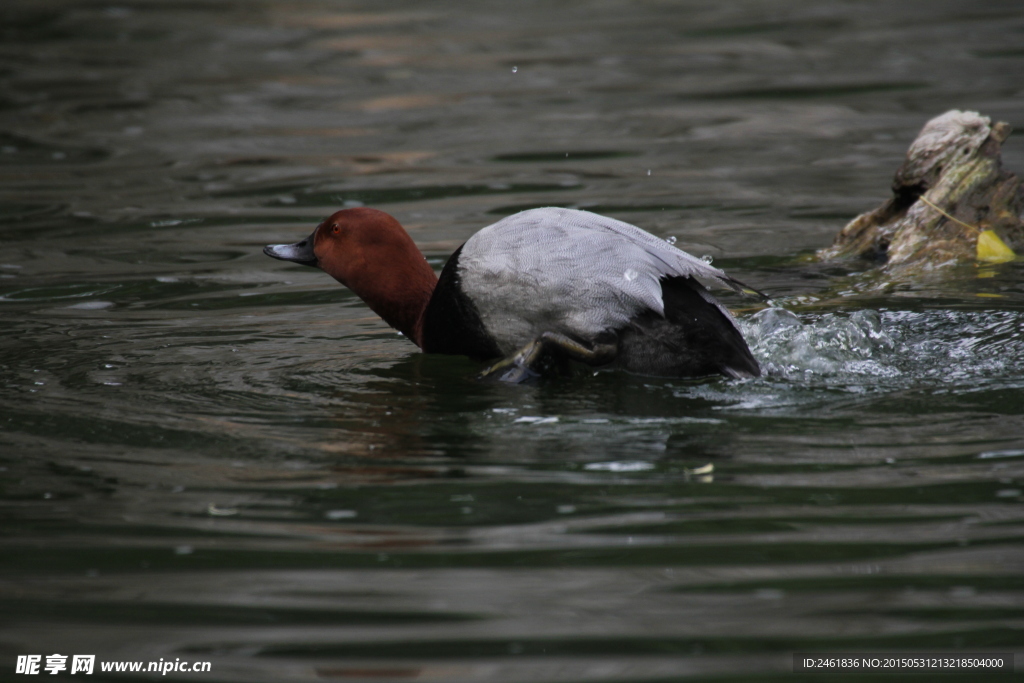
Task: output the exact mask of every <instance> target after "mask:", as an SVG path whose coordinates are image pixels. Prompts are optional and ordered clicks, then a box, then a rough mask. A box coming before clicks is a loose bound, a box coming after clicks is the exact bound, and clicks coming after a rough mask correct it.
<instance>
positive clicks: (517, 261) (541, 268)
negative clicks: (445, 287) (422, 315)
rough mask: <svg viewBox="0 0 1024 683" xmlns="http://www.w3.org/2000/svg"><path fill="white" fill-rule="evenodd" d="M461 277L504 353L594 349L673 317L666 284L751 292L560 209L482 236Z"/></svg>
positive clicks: (596, 218) (684, 258) (607, 224)
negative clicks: (632, 326) (546, 335)
mask: <svg viewBox="0 0 1024 683" xmlns="http://www.w3.org/2000/svg"><path fill="white" fill-rule="evenodd" d="M459 276H460V280H461V282H462V287H463V289H464V290H465V292H466V293H467V294H468V295H469V296H470V297H471V298H472V299H473V301H474V302H475V303H476V305H477V308H478V310H479V313H480V317H481V320H482V321H483V323H484V325H485V326H486V327H487V329H488V331H489V332H490V333H491V334H492V335H493V336H494V337H495V339H496V340H497V342H498V345H499V347H500V348H501V350H502V352H504V353H509V352H511V351H512V350H514V349H516V348H518V347H519V346H521V345H523V344H525V343H527V342H529V341H530V340H532V339H534V338H535V337H536V336H538V335H539V334H541V333H542V332H545V331H557V332H562V333H564V334H570V335H572V336H575V337H577V338H581V339H584V340H592V339H594V338H595V337H596V336H597V335H599V334H600V333H602V332H607V331H611V330H615V329H619V328H621V327H623V326H624V325H626V324H627V323H628V322H629V320H630V319H631V318H633V317H634V316H635V315H637V314H639V313H641V312H643V311H645V310H652V311H655V312H657V313H659V314H662V315H664V304H663V301H662V293H661V284H660V282H659V281H660V280H661V279H662V278H664V277H673V276H680V277H695V278H698V279H701V280H704V281H710V282H714V283H717V284H720V285H723V286H726V287H730V288H732V289H735V290H737V291H742V287H741V286H740V285H739V283H737V282H736V281H735V280H733V279H732V278H730V277H729V276H727V275H726V274H725V273H724V272H722V271H721V270H719V269H718V268H714V267H713V266H711V265H709V264H707V263H705V262H704V261H701V260H700V259H698V258H694V257H693V256H691V255H689V254H687V253H686V252H683V251H680V250H679V249H676V248H675V247H673V246H672V245H670V244H669V243H667V242H665V241H664V240H662V239H659V238H657V237H655V236H654V235H651V234H650V233H647V232H644V231H643V230H641V229H640V228H637V227H636V226H633V225H630V224H629V223H623V222H622V221H617V220H615V219H612V218H608V217H606V216H600V215H598V214H595V213H590V212H589V211H578V210H574V209H560V208H543V209H531V210H529V211H523V212H521V213H518V214H515V215H512V216H509V217H507V218H504V219H502V220H500V221H498V222H497V223H494V224H493V225H490V226H488V227H486V228H484V229H482V230H480V231H479V232H478V233H476V234H475V235H473V237H472V238H470V240H469V241H468V242H466V244H465V246H464V247H463V249H462V254H461V257H460V260H459ZM707 298H708V300H709V301H711V302H712V303H716V305H717V302H714V299H713V298H712V297H710V296H708V297H707ZM723 310H724V309H723ZM726 315H727V316H728V313H726Z"/></svg>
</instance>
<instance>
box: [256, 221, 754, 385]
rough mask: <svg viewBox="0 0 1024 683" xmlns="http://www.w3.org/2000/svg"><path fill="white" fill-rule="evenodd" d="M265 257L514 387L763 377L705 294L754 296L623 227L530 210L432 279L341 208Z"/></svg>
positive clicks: (484, 232) (414, 258) (379, 232)
mask: <svg viewBox="0 0 1024 683" xmlns="http://www.w3.org/2000/svg"><path fill="white" fill-rule="evenodd" d="M263 251H264V253H265V254H266V255H267V256H270V257H272V258H275V259H280V260H284V261H290V262H292V263H296V264H301V265H304V266H313V267H317V268H319V269H321V270H323V271H324V272H326V273H327V274H328V275H330V276H331V277H333V278H334V279H335V280H337V281H338V282H340V283H341V284H342V285H344V286H346V287H348V288H349V289H350V290H352V292H354V293H355V294H356V295H358V296H359V298H361V299H362V300H363V302H365V303H366V305H368V306H369V307H370V309H371V310H373V311H374V312H375V313H376V314H377V315H379V316H380V317H381V318H382V319H383V320H384V321H385V322H387V323H388V324H389V325H391V326H392V327H393V328H395V329H396V330H398V331H399V332H400V333H401V334H403V335H404V336H405V337H406V338H408V339H409V340H410V341H412V342H413V343H414V344H416V345H417V346H418V347H419V348H420V349H421V350H422V351H423V352H424V353H430V354H454V355H462V356H468V357H469V358H472V359H474V360H477V361H489V362H491V363H492V364H491V365H490V366H489V367H488V368H487V369H486V370H485V371H484V372H483V373H482V375H481V376H482V377H486V378H495V379H498V380H503V381H507V382H522V381H525V380H526V379H529V378H532V377H537V376H538V375H542V374H544V372H545V371H546V369H549V368H550V367H551V366H552V361H553V360H554V361H556V362H555V365H559V364H561V365H568V364H569V363H568V361H578V362H581V363H583V364H585V365H589V366H593V367H594V368H606V367H607V368H618V369H622V370H624V371H626V372H628V373H631V374H637V375H648V376H657V377H673V378H683V377H687V378H689V377H704V376H714V375H724V376H726V377H729V378H735V379H748V378H754V377H758V376H760V374H761V370H760V367H759V365H758V363H757V361H756V360H755V359H754V356H753V355H752V354H751V352H750V348H749V347H748V345H747V343H746V340H745V339H744V338H743V334H742V332H741V331H740V328H739V326H738V324H737V322H736V320H735V318H734V317H733V316H732V314H731V313H730V312H729V311H728V310H727V309H726V308H725V307H724V306H723V305H722V304H721V303H719V301H718V300H717V299H716V298H715V297H714V296H713V295H712V294H711V292H710V290H709V288H708V286H706V285H705V284H704V282H702V281H707V282H709V283H711V284H715V285H719V286H723V287H728V288H730V289H732V290H735V291H737V292H746V293H750V292H751V291H752V290H750V288H748V287H747V286H746V285H744V284H743V283H742V282H739V281H738V280H735V279H733V278H732V277H730V276H728V275H726V273H725V272H723V271H722V270H721V269H719V268H716V267H714V266H712V265H710V263H707V262H705V261H704V260H702V259H699V258H696V257H694V256H692V255H690V254H688V253H686V252H684V251H682V250H680V249H677V248H676V247H674V246H673V245H671V244H669V242H667V241H665V240H663V239H660V238H658V237H656V236H654V235H652V234H650V233H648V232H646V231H644V230H642V229H640V228H638V227H636V226H634V225H630V224H629V223H625V222H622V221H619V220H616V219H613V218H609V217H607V216H602V215H599V214H596V213H591V212H589V211H583V210H578V209H567V208H559V207H545V208H536V209H528V210H525V211H521V212H519V213H516V214H513V215H510V216H507V217H505V218H503V219H501V220H499V221H498V222H496V223H494V224H492V225H489V226H487V227H485V228H482V229H481V230H479V231H478V232H476V233H475V234H474V235H472V236H471V237H470V238H469V239H468V240H467V241H466V242H465V243H463V244H462V245H461V246H460V247H459V248H458V249H457V250H456V251H455V253H453V254H452V255H451V257H450V258H449V259H448V261H447V262H446V263H445V265H444V267H443V268H442V270H441V272H440V275H437V274H435V272H434V269H433V268H432V267H431V265H430V264H429V263H428V262H427V260H426V258H425V257H424V255H423V253H422V252H421V251H420V250H419V248H418V247H417V246H416V244H415V243H414V242H413V240H412V238H411V237H410V236H409V234H408V232H406V230H405V228H403V227H402V225H401V224H400V223H399V222H398V220H396V219H395V218H394V217H392V216H391V215H389V214H387V213H385V212H384V211H380V210H377V209H373V208H370V207H353V208H346V209H342V210H340V211H337V212H335V213H334V214H332V215H331V216H330V217H328V218H327V219H326V220H324V221H322V222H321V223H320V224H319V225H317V226H316V229H314V230H313V233H312V234H311V235H310V236H309V237H307V238H305V239H303V240H301V241H299V242H295V243H293V244H271V245H267V246H266V247H264V249H263Z"/></svg>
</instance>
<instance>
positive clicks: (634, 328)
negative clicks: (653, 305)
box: [616, 277, 761, 377]
mask: <svg viewBox="0 0 1024 683" xmlns="http://www.w3.org/2000/svg"><path fill="white" fill-rule="evenodd" d="M661 290H662V298H663V300H664V303H665V315H664V317H663V316H661V315H659V314H658V313H656V312H655V311H646V312H644V313H641V314H640V315H638V316H636V317H635V318H634V319H633V320H632V321H631V322H630V324H629V326H627V327H626V328H624V329H622V330H621V331H620V332H619V356H618V358H617V359H616V363H617V364H618V365H619V367H622V368H623V369H625V370H627V371H629V372H635V373H638V374H643V375H657V376H662V377H700V376H704V375H717V374H723V375H728V376H730V377H759V376H760V375H761V368H760V367H759V366H758V364H757V361H756V360H754V357H753V355H751V353H750V348H749V347H748V346H747V342H746V341H745V340H744V339H743V335H742V334H740V331H739V330H738V329H737V328H736V324H735V323H734V322H733V321H732V320H731V319H730V318H729V316H728V314H727V313H725V312H723V311H722V310H721V309H720V308H719V307H718V306H717V305H716V304H715V303H713V302H714V299H713V298H712V297H711V296H710V294H708V292H707V289H705V288H704V286H703V285H702V284H700V283H699V282H697V281H696V280H694V279H693V278H691V277H668V278H664V279H663V280H662V281H661Z"/></svg>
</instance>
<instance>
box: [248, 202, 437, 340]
mask: <svg viewBox="0 0 1024 683" xmlns="http://www.w3.org/2000/svg"><path fill="white" fill-rule="evenodd" d="M263 253H264V254H266V255H267V256H272V257H274V258H276V259H282V260H284V261H294V262H295V263H301V264H303V265H307V266H316V267H318V268H320V269H321V270H323V271H324V272H326V273H327V274H328V275H330V276H332V277H333V278H334V279H335V280H337V281H338V282H340V283H341V284H343V285H345V286H346V287H348V288H349V289H351V290H352V291H353V292H355V293H356V294H358V295H359V298H361V299H362V300H363V301H365V302H366V304H367V305H368V306H369V307H370V308H371V309H373V311H374V312H375V313H376V314H377V315H379V316H380V317H381V318H383V319H384V320H385V321H386V322H387V323H388V324H389V325H391V326H392V327H394V328H395V329H397V330H398V331H400V332H401V333H402V334H404V335H405V336H407V337H409V339H411V340H412V341H413V342H415V343H416V344H417V345H418V346H421V345H422V344H421V341H422V340H421V338H420V336H421V329H420V327H421V317H422V315H423V311H424V309H426V307H427V303H428V302H429V301H430V295H431V293H433V291H434V286H435V285H436V284H437V276H436V275H435V274H434V270H433V269H432V268H431V267H430V264H428V263H427V260H426V259H425V258H423V254H422V253H420V250H419V249H418V248H417V247H416V244H415V243H414V242H413V241H412V238H411V237H409V234H408V233H407V232H406V231H405V228H403V227H402V226H401V224H400V223H399V222H398V221H396V220H395V219H394V218H392V217H391V216H389V215H388V214H386V213H384V212H383V211H377V210H376V209H369V208H365V207H360V208H357V209H343V210H341V211H338V212H337V213H335V214H333V215H331V217H330V218H328V219H327V220H325V221H324V222H322V223H321V224H320V225H318V226H316V230H314V231H313V234H312V235H310V236H309V237H307V238H306V239H304V240H302V241H301V242H296V243H295V244H271V245H268V246H266V247H264V248H263Z"/></svg>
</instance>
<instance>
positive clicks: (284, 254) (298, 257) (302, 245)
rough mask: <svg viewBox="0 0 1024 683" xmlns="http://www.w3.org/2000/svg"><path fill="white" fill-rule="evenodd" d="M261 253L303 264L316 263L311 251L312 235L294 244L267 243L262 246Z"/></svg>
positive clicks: (312, 264) (311, 264) (310, 264)
mask: <svg viewBox="0 0 1024 683" xmlns="http://www.w3.org/2000/svg"><path fill="white" fill-rule="evenodd" d="M313 234H314V235H315V234H316V233H315V232H314V233H313ZM263 253H264V254H266V255H267V256H270V257H271V258H276V259H281V260H282V261H291V262H292V263H301V264H302V265H304V266H316V265H317V260H316V254H314V253H313V235H310V236H309V237H307V238H306V239H304V240H302V241H301V242H296V243H295V244H268V245H267V246H265V247H263Z"/></svg>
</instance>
